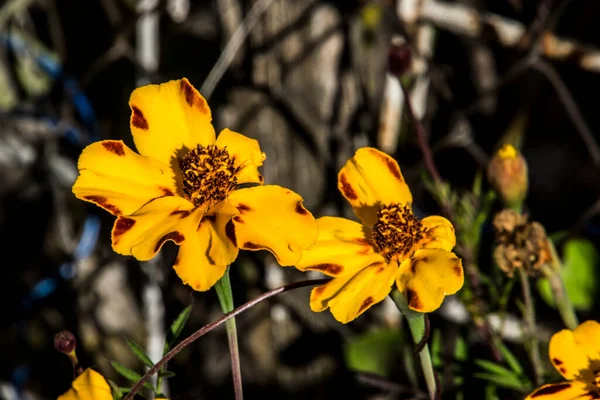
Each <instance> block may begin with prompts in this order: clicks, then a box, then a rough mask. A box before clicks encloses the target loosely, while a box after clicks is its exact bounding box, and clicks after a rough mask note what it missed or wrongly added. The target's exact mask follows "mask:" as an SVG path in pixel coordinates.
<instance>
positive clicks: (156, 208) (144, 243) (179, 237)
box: [112, 196, 202, 261]
mask: <svg viewBox="0 0 600 400" xmlns="http://www.w3.org/2000/svg"><path fill="white" fill-rule="evenodd" d="M193 209H194V206H193V205H192V203H190V202H189V201H187V200H186V199H184V198H181V197H178V196H168V197H161V198H159V199H156V200H153V201H151V202H150V203H148V204H146V205H145V206H143V207H142V208H140V209H139V210H138V211H136V212H135V213H133V214H131V215H128V216H120V217H119V218H117V220H116V221H115V225H114V227H113V229H112V247H113V250H114V251H115V252H117V253H119V254H123V255H132V256H134V257H135V258H137V259H138V260H140V261H146V260H149V259H151V258H152V257H154V255H155V254H156V253H157V252H158V251H159V250H160V248H161V247H162V245H163V244H164V243H165V242H166V241H167V240H172V241H173V242H175V243H177V244H181V243H182V242H183V241H184V240H185V239H186V237H187V236H188V235H189V234H190V233H195V230H196V227H197V226H198V223H199V222H200V218H201V217H202V210H200V209H196V211H193Z"/></svg>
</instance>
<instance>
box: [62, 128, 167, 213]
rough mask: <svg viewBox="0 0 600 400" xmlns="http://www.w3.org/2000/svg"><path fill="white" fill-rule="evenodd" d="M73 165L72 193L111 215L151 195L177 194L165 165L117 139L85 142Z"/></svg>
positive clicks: (128, 209) (140, 203)
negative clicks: (85, 145) (75, 164)
mask: <svg viewBox="0 0 600 400" xmlns="http://www.w3.org/2000/svg"><path fill="white" fill-rule="evenodd" d="M77 168H78V169H79V177H78V178H77V181H75V184H74V185H73V193H74V194H75V196H77V198H79V199H81V200H85V201H89V202H92V203H94V204H96V205H98V206H100V207H102V208H104V209H105V210H107V211H108V212H110V213H111V214H113V215H128V214H131V213H133V212H134V211H136V210H138V209H139V208H140V207H142V206H143V205H144V204H146V203H148V202H149V201H150V200H152V199H155V198H157V197H162V196H173V195H175V194H177V189H176V188H175V176H174V175H173V172H172V171H171V169H170V168H169V167H168V166H167V165H163V164H161V163H159V162H157V161H155V160H152V159H150V158H147V157H143V156H140V155H139V154H137V153H135V152H134V151H132V150H131V149H130V148H129V147H127V146H125V144H123V142H122V141H121V140H104V141H101V142H96V143H92V144H91V145H89V146H87V147H86V148H85V149H84V150H83V152H82V153H81V156H80V157H79V162H78V163H77Z"/></svg>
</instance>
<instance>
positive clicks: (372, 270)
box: [310, 263, 397, 324]
mask: <svg viewBox="0 0 600 400" xmlns="http://www.w3.org/2000/svg"><path fill="white" fill-rule="evenodd" d="M396 269H397V264H396V263H391V264H386V263H375V264H371V265H369V266H368V267H366V268H363V269H361V270H359V271H358V273H356V274H343V275H340V276H338V277H335V278H333V279H332V280H331V281H330V282H327V283H326V284H324V285H321V286H317V287H316V288H314V289H313V290H312V292H311V294H310V308H311V310H313V311H315V312H320V311H323V310H325V309H327V308H328V307H329V309H330V310H331V313H332V314H333V316H334V317H335V319H336V320H338V321H339V322H341V323H343V324H346V323H348V322H350V321H352V320H354V319H355V318H356V317H358V316H359V315H360V314H362V313H363V312H365V311H367V310H368V309H369V308H371V306H373V305H374V304H377V303H379V302H380V301H381V300H383V299H384V298H385V297H386V296H387V295H388V294H389V293H390V290H391V287H392V284H393V283H394V274H395V272H396Z"/></svg>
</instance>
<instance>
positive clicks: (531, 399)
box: [525, 381, 597, 400]
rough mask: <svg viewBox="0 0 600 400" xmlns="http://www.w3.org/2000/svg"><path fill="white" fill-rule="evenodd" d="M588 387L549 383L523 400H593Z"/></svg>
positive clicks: (579, 383) (580, 384)
mask: <svg viewBox="0 0 600 400" xmlns="http://www.w3.org/2000/svg"><path fill="white" fill-rule="evenodd" d="M590 390H594V388H593V387H589V385H586V384H585V383H584V382H578V381H570V382H562V383H550V384H548V385H544V386H542V387H540V388H537V389H536V390H535V391H533V392H532V393H531V394H530V395H529V396H527V397H526V398H525V400H591V399H595V398H597V397H595V396H594V395H593V394H592V393H590Z"/></svg>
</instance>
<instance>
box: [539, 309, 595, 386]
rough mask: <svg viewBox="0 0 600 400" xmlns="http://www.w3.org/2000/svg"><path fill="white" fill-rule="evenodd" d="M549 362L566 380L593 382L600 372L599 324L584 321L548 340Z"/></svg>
mask: <svg viewBox="0 0 600 400" xmlns="http://www.w3.org/2000/svg"><path fill="white" fill-rule="evenodd" d="M549 353H550V361H552V364H554V366H555V367H556V369H557V370H558V372H560V373H561V375H562V376H564V377H565V378H566V379H579V380H582V381H585V382H593V381H594V378H595V376H596V372H597V371H600V323H598V322H596V321H586V322H584V323H582V324H581V325H579V326H578V327H577V328H576V329H575V330H573V331H570V330H568V329H563V330H562V331H560V332H558V333H555V334H554V336H552V339H550V347H549Z"/></svg>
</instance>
